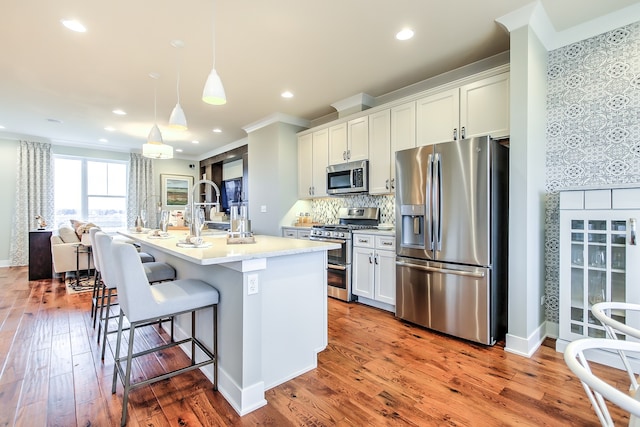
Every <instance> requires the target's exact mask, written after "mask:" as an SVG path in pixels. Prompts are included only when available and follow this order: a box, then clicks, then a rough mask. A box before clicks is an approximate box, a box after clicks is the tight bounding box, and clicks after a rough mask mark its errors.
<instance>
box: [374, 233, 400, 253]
mask: <svg viewBox="0 0 640 427" xmlns="http://www.w3.org/2000/svg"><path fill="white" fill-rule="evenodd" d="M376 249H386V250H389V251H395V250H396V238H395V236H376Z"/></svg>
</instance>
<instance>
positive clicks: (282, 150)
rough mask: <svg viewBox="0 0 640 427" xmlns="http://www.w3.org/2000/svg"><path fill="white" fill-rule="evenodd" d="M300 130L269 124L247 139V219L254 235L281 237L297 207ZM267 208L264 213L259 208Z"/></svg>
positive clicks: (290, 126)
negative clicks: (298, 134)
mask: <svg viewBox="0 0 640 427" xmlns="http://www.w3.org/2000/svg"><path fill="white" fill-rule="evenodd" d="M302 129H303V128H301V127H299V126H294V125H290V124H286V123H281V122H277V123H272V124H269V125H267V126H265V127H262V128H260V129H258V130H255V131H253V132H251V133H250V134H249V136H248V140H249V147H248V149H249V156H248V157H249V160H248V162H249V165H248V166H249V189H248V192H249V219H251V228H252V230H253V232H254V233H256V234H269V235H273V236H280V235H281V229H280V227H281V226H282V225H289V223H288V221H289V219H288V218H291V215H292V213H291V212H293V211H295V209H296V208H295V207H296V206H297V202H298V198H297V186H298V184H297V183H298V172H297V164H298V138H297V135H296V133H297V132H299V131H300V130H302ZM263 206H264V207H266V212H262V210H261V208H262V207H263Z"/></svg>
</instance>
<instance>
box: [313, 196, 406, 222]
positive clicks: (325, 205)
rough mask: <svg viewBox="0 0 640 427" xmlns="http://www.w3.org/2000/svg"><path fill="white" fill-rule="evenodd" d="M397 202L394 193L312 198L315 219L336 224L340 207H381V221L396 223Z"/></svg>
mask: <svg viewBox="0 0 640 427" xmlns="http://www.w3.org/2000/svg"><path fill="white" fill-rule="evenodd" d="M395 203H396V198H395V196H393V195H385V196H372V195H369V194H357V195H354V196H340V197H328V198H324V199H313V200H311V209H312V211H313V219H314V221H316V222H321V223H323V224H335V223H337V222H338V209H339V208H376V207H378V208H380V222H381V223H389V224H394V223H395V208H396V207H395V206H396V205H395Z"/></svg>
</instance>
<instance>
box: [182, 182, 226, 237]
mask: <svg viewBox="0 0 640 427" xmlns="http://www.w3.org/2000/svg"><path fill="white" fill-rule="evenodd" d="M200 184H207V185H210V186H212V187H213V189H214V190H216V201H215V202H196V195H197V191H198V190H199V189H200ZM189 196H190V200H189V206H188V208H189V212H190V221H189V234H190V235H192V236H196V237H200V230H201V229H202V226H203V225H204V224H205V223H206V220H204V221H202V223H200V222H201V221H200V217H199V216H198V214H197V213H196V209H198V210H199V209H201V207H205V206H210V207H211V209H214V208H215V212H219V211H220V189H219V188H218V186H217V185H216V183H215V182H213V181H211V180H209V179H201V180H199V181H197V182H196V183H195V184H194V185H193V188H192V189H191V194H190V195H189Z"/></svg>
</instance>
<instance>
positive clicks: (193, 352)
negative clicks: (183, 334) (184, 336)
mask: <svg viewBox="0 0 640 427" xmlns="http://www.w3.org/2000/svg"><path fill="white" fill-rule="evenodd" d="M191 364H192V365H195V364H196V312H195V311H192V312H191Z"/></svg>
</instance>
